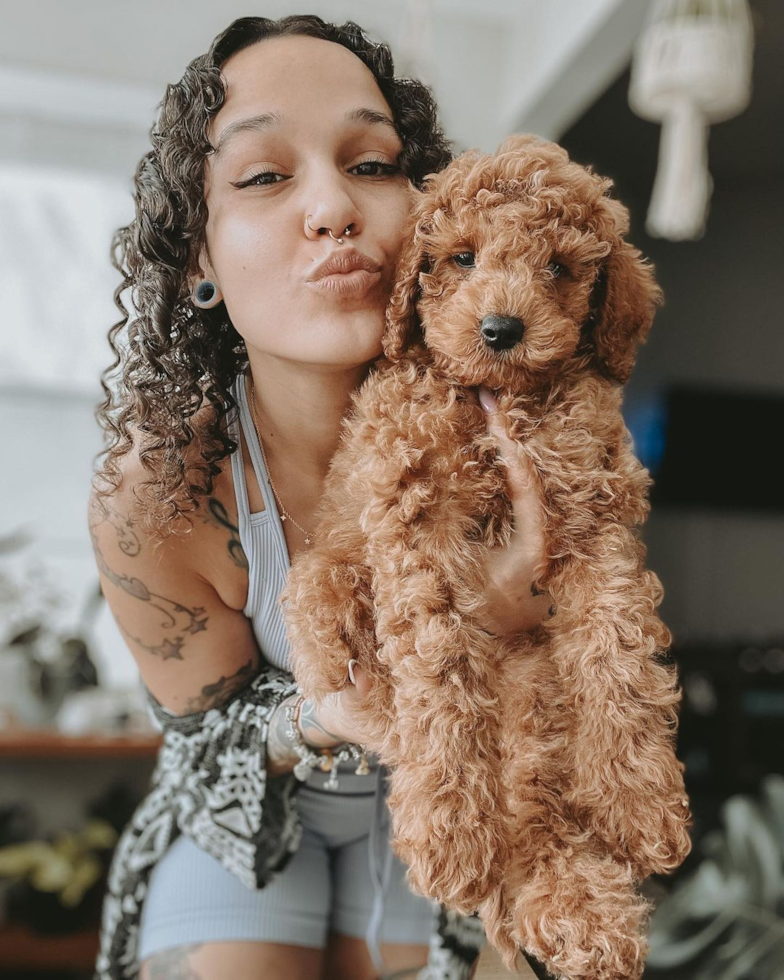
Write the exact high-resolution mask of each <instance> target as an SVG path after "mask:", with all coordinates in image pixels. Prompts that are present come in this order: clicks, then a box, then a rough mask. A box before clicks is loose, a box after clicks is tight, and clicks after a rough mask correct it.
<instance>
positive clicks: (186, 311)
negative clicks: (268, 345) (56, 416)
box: [93, 15, 452, 540]
mask: <svg viewBox="0 0 784 980" xmlns="http://www.w3.org/2000/svg"><path fill="white" fill-rule="evenodd" d="M292 35H306V36H309V37H316V38H322V39H324V40H326V41H334V42H335V43H337V44H342V45H343V46H344V47H346V48H348V49H349V50H350V51H353V52H354V54H355V55H356V56H357V57H358V58H359V59H360V60H361V61H362V62H363V63H364V64H365V65H367V67H368V68H369V69H370V70H371V71H372V72H373V75H374V76H375V79H376V82H377V83H378V86H379V88H380V90H381V92H382V94H383V96H384V98H385V99H386V100H387V103H388V104H389V106H390V108H391V110H392V114H393V118H394V121H395V124H396V126H397V129H398V134H399V135H400V138H401V140H402V142H403V147H404V149H403V152H402V154H401V155H400V157H399V161H398V162H399V166H400V168H401V170H402V172H403V174H404V175H405V176H406V177H407V178H408V179H409V181H411V182H412V183H413V184H414V185H415V186H416V187H421V186H422V183H423V181H424V178H425V177H426V175H427V174H429V173H433V172H436V171H439V170H442V169H443V168H444V167H445V166H446V165H447V164H448V163H449V162H450V160H451V159H452V151H451V141H449V140H447V139H446V137H445V136H444V133H443V131H442V129H441V127H440V125H439V123H438V118H437V107H436V104H435V101H434V100H433V98H432V95H431V92H430V90H429V89H428V88H427V87H426V86H425V85H423V84H422V83H421V82H419V81H416V80H414V79H410V78H395V76H394V64H393V60H392V53H391V51H390V49H389V46H388V45H386V44H380V43H376V42H374V41H372V40H371V39H370V38H369V37H368V36H367V34H365V32H364V31H363V30H362V29H361V28H360V27H359V26H358V25H357V24H355V23H354V22H353V21H346V22H345V23H344V24H342V25H341V26H337V25H336V24H330V23H327V22H325V21H323V20H322V19H321V18H320V17H317V16H315V15H295V16H289V17H282V18H280V19H279V20H271V19H269V18H267V17H241V18H239V19H238V20H235V21H234V22H233V23H232V24H231V25H230V26H229V27H228V28H227V29H226V30H225V31H223V32H222V33H221V34H219V35H218V37H216V38H215V40H214V41H213V42H212V44H211V45H210V48H209V50H208V51H207V53H206V54H204V55H201V56H199V57H197V58H194V60H193V61H191V63H190V64H189V65H188V67H187V68H186V69H185V74H184V75H183V77H182V79H181V80H180V81H179V82H177V83H176V84H173V85H168V86H167V88H166V94H165V95H164V97H163V100H162V101H161V103H160V104H159V107H158V108H159V113H158V118H157V121H156V122H155V123H154V124H153V126H152V128H151V130H150V139H151V142H152V149H151V150H150V151H148V152H147V153H146V154H145V155H144V156H143V157H142V159H141V161H140V162H139V165H138V167H137V168H136V173H135V176H134V202H135V217H134V219H133V220H132V221H131V222H130V224H128V225H127V226H125V227H122V228H120V229H118V231H117V232H116V233H115V235H114V237H113V240H112V248H111V258H112V264H113V265H114V267H115V268H116V269H117V270H118V271H119V272H120V273H121V274H122V276H123V281H122V282H121V284H120V285H119V286H118V287H117V289H116V290H115V292H114V302H115V305H116V306H117V307H118V309H119V310H120V311H121V313H122V319H121V320H120V321H119V322H117V323H115V324H114V325H113V326H112V327H111V328H110V330H109V344H110V346H111V348H112V350H113V351H114V354H115V359H114V362H113V363H112V364H111V365H110V366H109V367H108V368H106V369H105V370H104V371H103V372H102V375H101V386H102V388H103V392H104V396H105V397H104V399H103V400H102V401H101V402H100V403H99V404H98V405H97V407H96V409H95V416H96V419H97V420H98V422H99V424H100V425H101V427H102V429H103V435H104V448H103V449H102V450H101V451H100V452H99V453H97V454H96V459H98V458H99V457H102V456H105V457H106V458H105V459H104V460H103V462H102V463H101V465H100V467H95V473H94V478H93V490H94V494H95V500H96V501H97V502H100V503H103V502H104V498H106V497H108V496H111V494H112V493H113V492H114V491H115V490H116V489H117V487H118V486H119V484H120V482H121V479H122V474H121V470H120V467H119V465H118V464H119V461H120V460H121V459H122V457H123V456H125V455H126V454H127V453H128V452H130V451H131V449H132V448H133V437H132V435H131V434H129V426H133V427H134V429H135V430H136V432H137V433H138V435H139V446H138V452H139V459H140V461H141V464H142V465H143V467H144V468H145V469H146V470H147V471H148V472H149V473H150V474H151V478H150V479H149V480H147V481H144V482H140V483H138V484H136V487H135V489H134V494H135V496H136V499H137V501H138V502H139V503H140V504H141V505H142V506H141V508H140V510H141V520H140V523H141V524H142V526H143V527H144V529H145V530H147V531H151V532H153V534H155V535H158V536H159V539H160V540H162V539H163V538H165V537H167V536H168V535H169V534H171V533H178V532H179V531H180V530H182V529H183V524H182V521H181V520H180V518H184V519H185V521H186V522H187V524H188V525H190V527H192V526H193V521H192V520H191V519H190V517H189V516H188V515H189V513H190V512H192V511H194V510H196V509H198V506H199V498H200V497H203V496H208V495H209V494H211V493H212V491H213V486H214V478H215V477H216V476H217V475H218V473H219V472H220V467H219V466H218V465H217V464H218V463H219V462H220V461H221V460H222V459H225V457H226V456H228V455H229V454H230V453H232V452H234V450H235V449H236V448H237V443H236V442H235V441H234V440H232V439H231V438H229V437H228V436H226V435H224V432H223V426H222V419H223V417H224V416H225V415H226V413H227V412H229V411H230V410H231V409H232V408H233V407H234V406H235V404H236V402H235V400H234V398H233V397H232V395H231V392H230V390H229V388H230V385H231V384H232V382H233V380H234V379H235V377H236V376H237V373H238V372H239V371H241V370H243V369H244V368H245V366H246V364H247V360H248V357H247V352H246V349H245V343H244V341H243V339H242V337H240V335H239V334H238V333H237V331H236V330H235V328H234V326H233V324H232V323H231V320H230V319H229V317H228V314H227V312H226V309H225V305H224V304H219V305H218V306H217V307H214V308H213V309H210V310H202V309H200V308H198V307H196V306H194V304H193V303H192V301H191V298H190V288H189V282H188V277H189V275H196V274H198V269H197V267H196V263H197V260H198V255H199V251H200V248H201V246H202V244H203V243H204V239H205V226H206V222H207V207H206V204H205V201H204V176H203V175H204V162H205V158H206V157H207V155H208V153H209V152H210V151H211V150H212V147H211V145H210V143H209V140H208V138H207V126H208V123H209V121H210V117H211V116H212V115H214V114H215V113H216V112H217V111H218V110H219V109H220V107H221V106H222V105H223V102H224V100H225V97H226V87H225V80H224V77H223V75H222V74H221V66H222V65H223V64H225V62H226V61H227V60H228V59H229V58H230V57H231V55H233V54H235V53H236V52H238V51H241V50H242V49H243V48H246V47H248V46H249V45H252V44H255V43H256V42H258V41H262V40H264V39H266V38H271V37H287V36H292ZM129 288H130V290H131V302H132V307H133V312H132V313H130V314H129V312H128V310H127V309H126V307H125V306H124V304H123V301H122V298H121V296H122V293H123V292H124V291H125V290H126V289H129ZM126 327H127V337H126V338H125V339H124V340H123V341H121V340H120V339H119V336H118V335H119V334H120V333H121V331H123V330H124V329H125V328H126ZM118 367H119V368H120V370H119V372H118V375H117V377H116V391H114V392H113V391H112V388H110V386H109V384H107V381H109V379H110V376H111V375H112V374H113V373H114V372H116V371H117V369H118ZM207 403H210V404H211V406H212V408H211V409H210V410H209V411H205V412H200V411H199V410H200V409H201V408H202V407H203V406H205V405H206V404H207ZM197 412H198V413H199V415H198V416H197V418H195V419H194V416H195V415H196V413H197ZM205 418H206V419H207V421H206V422H200V421H199V420H200V419H205ZM191 420H193V421H191ZM192 442H193V443H194V447H193V449H192V450H191V451H190V452H189V453H186V448H187V447H188V446H189V445H190V444H191V443H192ZM194 450H196V451H194ZM190 527H187V528H184V529H185V530H186V531H187V530H190Z"/></svg>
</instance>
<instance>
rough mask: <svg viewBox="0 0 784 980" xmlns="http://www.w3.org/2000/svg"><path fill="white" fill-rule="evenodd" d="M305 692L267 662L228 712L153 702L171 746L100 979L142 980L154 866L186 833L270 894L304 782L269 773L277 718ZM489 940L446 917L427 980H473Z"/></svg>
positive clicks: (105, 940)
mask: <svg viewBox="0 0 784 980" xmlns="http://www.w3.org/2000/svg"><path fill="white" fill-rule="evenodd" d="M295 690H296V684H295V682H294V679H293V677H292V675H291V674H290V673H288V672H287V671H283V670H281V669H280V668H278V667H275V666H273V665H272V664H265V665H264V667H263V668H262V670H261V673H260V674H259V675H258V676H257V677H256V678H255V680H253V681H252V683H251V684H249V685H248V686H247V687H246V688H245V689H244V690H242V691H241V692H239V694H237V695H235V697H234V698H233V699H232V700H231V701H229V702H227V703H226V704H225V705H223V706H222V707H221V708H214V709H212V710H210V711H206V712H198V713H196V714H192V715H184V716H178V715H172V714H170V713H169V712H167V711H166V710H165V709H164V708H162V707H161V705H159V704H158V703H157V702H156V701H155V700H154V699H153V698H151V699H150V703H151V708H152V711H153V714H154V715H155V717H156V718H157V720H158V722H159V723H160V725H161V727H162V728H163V745H162V747H161V750H160V753H159V756H158V763H157V765H156V768H155V772H154V773H153V776H152V785H151V788H150V791H149V793H148V794H147V796H146V797H145V798H144V800H143V801H142V802H141V803H140V805H139V806H138V808H137V809H136V812H135V813H134V815H133V817H132V819H131V821H130V823H129V825H128V826H127V827H126V829H125V830H124V831H123V833H122V835H121V837H120V840H119V842H118V845H117V848H116V850H115V854H114V858H113V860H112V867H111V869H110V873H109V881H108V888H107V894H106V898H105V900H104V908H103V923H102V931H101V947H100V952H99V955H98V960H97V963H96V972H95V980H138V976H139V964H138V938H139V923H140V920H141V910H142V905H143V902H144V899H145V896H146V894H147V888H148V884H149V880H150V875H151V873H152V869H153V868H154V867H155V864H156V863H157V861H158V860H159V859H160V858H161V857H162V856H163V854H164V853H165V852H166V849H167V848H168V847H169V845H170V844H171V843H172V841H173V840H175V838H176V837H177V836H178V835H179V834H187V835H188V836H189V837H191V838H192V839H193V840H194V841H195V842H196V843H197V844H198V845H199V846H200V847H201V848H203V850H205V851H206V852H207V853H208V854H211V855H212V856H213V857H214V858H216V859H217V860H218V861H220V862H221V864H222V865H223V866H224V867H225V868H227V869H228V870H229V871H231V872H232V873H233V874H235V875H237V877H238V878H239V879H240V880H241V881H242V882H243V883H244V884H245V885H247V887H248V888H263V887H264V886H265V885H266V884H267V883H268V882H269V881H270V879H271V878H272V876H273V875H274V874H277V873H278V872H280V871H282V870H283V868H284V867H285V866H286V864H287V862H288V860H289V858H290V857H291V855H292V854H293V853H294V851H295V850H296V849H297V847H298V845H299V842H300V839H301V836H302V826H301V823H300V821H299V815H298V813H297V806H296V790H297V787H298V785H299V784H298V782H297V780H296V779H295V777H294V775H293V774H291V773H286V774H284V775H281V776H276V777H274V778H272V779H268V778H267V774H266V742H267V732H268V727H269V719H270V717H271V715H272V712H273V711H274V710H275V708H276V707H277V705H278V704H279V703H280V702H281V701H282V700H283V699H284V698H286V697H288V696H289V695H290V694H293V693H294V691H295ZM483 943H484V934H483V932H482V927H481V924H480V923H479V921H478V919H476V918H475V917H472V918H468V919H466V918H464V917H462V916H459V915H455V914H454V913H451V912H447V911H445V910H442V913H441V915H440V916H439V917H438V922H437V926H436V931H435V932H434V934H433V936H432V937H431V941H430V955H429V961H428V966H427V967H426V969H425V970H423V971H422V972H421V975H420V980H467V978H468V975H469V972H470V968H471V965H472V964H473V962H474V960H475V959H476V957H477V955H478V953H479V950H480V949H481V947H482V945H483Z"/></svg>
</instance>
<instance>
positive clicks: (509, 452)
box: [479, 387, 551, 636]
mask: <svg viewBox="0 0 784 980" xmlns="http://www.w3.org/2000/svg"><path fill="white" fill-rule="evenodd" d="M479 403H480V405H481V406H482V408H483V409H484V410H485V413H486V416H487V430H488V432H490V433H491V434H492V435H493V437H494V438H495V440H496V442H497V443H498V447H499V449H500V451H501V456H502V458H503V460H504V463H505V464H506V468H507V476H508V486H509V497H510V499H511V501H512V511H513V516H514V531H513V532H512V539H511V541H510V542H509V544H508V545H507V546H506V547H504V548H494V549H492V550H491V551H490V552H489V554H488V559H487V569H486V570H487V587H486V591H485V608H484V616H483V619H484V625H485V628H486V629H488V630H489V631H490V632H491V633H497V634H498V635H501V636H503V635H511V634H514V633H519V632H522V631H524V630H530V629H533V628H534V627H535V626H538V625H539V624H540V623H541V622H542V621H543V620H545V619H546V618H547V617H548V615H549V613H550V604H551V599H550V596H549V595H548V594H547V593H546V592H541V591H540V590H539V589H538V587H537V585H536V582H537V580H538V577H539V575H541V573H542V571H543V568H544V559H545V554H544V550H545V542H544V513H543V511H542V504H541V501H540V499H539V495H538V493H537V488H536V482H535V480H534V477H533V473H532V472H531V470H530V467H529V465H528V463H527V458H526V457H525V456H524V455H523V454H522V453H520V452H519V451H518V447H517V446H516V445H515V443H514V442H513V441H512V440H511V439H510V438H509V437H508V436H507V435H506V432H505V430H504V426H503V422H502V420H501V419H500V418H499V417H498V415H497V414H496V412H495V408H496V400H495V398H494V396H493V395H492V393H491V392H490V391H489V390H488V389H487V388H484V387H482V388H480V389H479Z"/></svg>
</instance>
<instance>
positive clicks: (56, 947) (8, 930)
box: [0, 925, 98, 973]
mask: <svg viewBox="0 0 784 980" xmlns="http://www.w3.org/2000/svg"><path fill="white" fill-rule="evenodd" d="M97 953H98V933H97V931H95V930H90V931H89V932H77V933H72V934H70V935H64V936H56V935H55V936H51V935H46V934H42V933H38V932H33V931H32V930H31V929H28V928H27V927H26V926H20V925H8V926H0V973H2V972H3V971H6V970H23V969H25V970H60V971H62V970H91V969H92V968H93V966H94V964H95V957H96V954H97Z"/></svg>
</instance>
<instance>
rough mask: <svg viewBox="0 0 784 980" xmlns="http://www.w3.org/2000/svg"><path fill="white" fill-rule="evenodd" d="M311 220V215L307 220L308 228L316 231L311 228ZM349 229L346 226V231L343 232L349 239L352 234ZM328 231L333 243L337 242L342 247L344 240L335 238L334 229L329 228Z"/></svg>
mask: <svg viewBox="0 0 784 980" xmlns="http://www.w3.org/2000/svg"><path fill="white" fill-rule="evenodd" d="M310 218H311V215H308V216H307V218H305V224H306V225H307V226H308V228H310V230H311V231H315V230H316V229H315V228H311V226H310ZM348 229H349V226H348V225H346V230H345V231H344V232H343V234H344V235H346V236H347V237H348V236H349V235H350V234H351V232H350V231H349V230H348ZM327 231H328V232H329V237H330V238H331V239H332V241H333V242H337V243H338V245H342V244H343V239H342V238H335V236H334V235H333V234H332V229H331V228H327Z"/></svg>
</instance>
